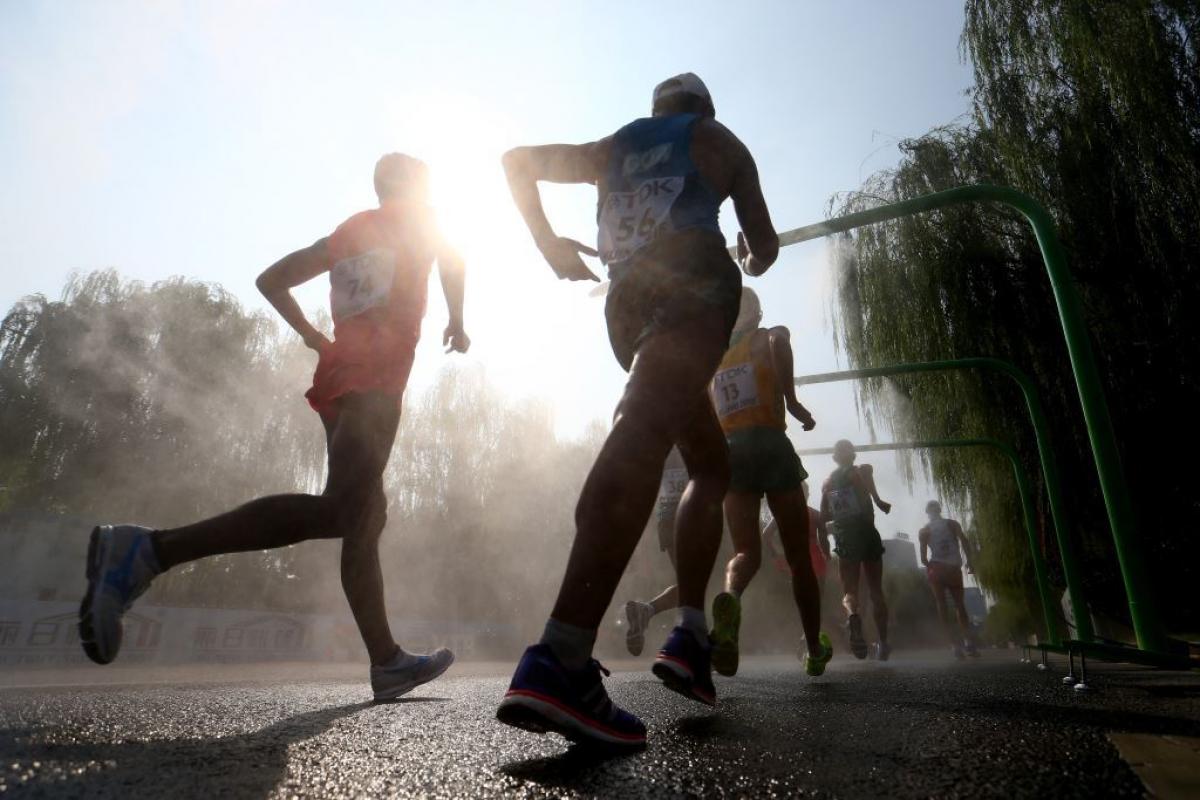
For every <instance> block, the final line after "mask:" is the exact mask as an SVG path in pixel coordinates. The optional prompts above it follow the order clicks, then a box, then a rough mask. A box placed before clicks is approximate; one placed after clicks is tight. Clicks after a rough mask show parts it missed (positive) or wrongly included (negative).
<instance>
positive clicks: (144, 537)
mask: <svg viewBox="0 0 1200 800" xmlns="http://www.w3.org/2000/svg"><path fill="white" fill-rule="evenodd" d="M149 533H150V529H149V528H142V527H139V526H137V525H101V526H99V527H96V528H94V529H93V530H92V538H91V541H89V543H88V556H87V580H88V587H87V592H86V593H85V594H84V595H83V602H82V603H80V605H79V640H80V642H81V643H82V644H83V652H84V653H86V654H87V657H88V658H90V659H91V660H92V661H95V662H96V663H97V664H107V663H109V662H111V661H112V660H113V659H114V658H116V657H117V652H118V651H119V650H120V649H121V635H122V633H123V631H124V625H123V624H122V622H121V617H122V616H124V614H125V612H126V611H128V610H129V607H130V606H132V605H133V601H134V600H136V599H137V598H138V597H139V596H140V595H141V594H142V593H143V592H145V591H146V589H148V588H149V587H150V582H151V581H152V580H154V576H155V575H157V574H158V573H160V572H162V569H161V568H160V567H159V565H158V558H157V557H156V556H155V555H154V548H153V547H152V546H151V544H150V537H149V535H148V534H149Z"/></svg>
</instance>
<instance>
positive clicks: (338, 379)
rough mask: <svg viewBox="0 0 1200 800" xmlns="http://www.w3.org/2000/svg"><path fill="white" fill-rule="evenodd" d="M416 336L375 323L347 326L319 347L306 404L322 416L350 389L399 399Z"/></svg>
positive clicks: (410, 361)
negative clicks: (333, 338) (329, 341)
mask: <svg viewBox="0 0 1200 800" xmlns="http://www.w3.org/2000/svg"><path fill="white" fill-rule="evenodd" d="M416 349H417V339H416V337H415V336H412V335H410V334H399V333H395V332H392V331H391V330H389V329H388V328H385V327H383V326H378V325H358V326H347V327H346V328H344V329H343V330H341V331H339V333H338V336H337V338H336V339H335V340H334V341H333V342H332V343H330V344H329V345H327V346H326V347H325V348H323V349H322V350H321V354H320V356H319V358H318V359H317V369H316V372H314V373H313V385H312V388H311V389H309V390H308V391H307V392H305V394H304V396H305V397H306V398H308V404H309V405H310V406H312V407H313V409H314V410H315V411H317V413H319V414H322V415H325V414H329V413H332V412H333V411H334V410H335V409H336V401H337V399H338V398H339V397H341V396H342V395H344V394H349V393H350V392H359V393H363V392H371V391H377V392H383V393H385V394H392V395H395V396H396V401H397V402H399V401H400V398H401V396H402V395H403V394H404V388H405V387H406V386H407V385H408V376H409V374H410V373H411V372H412V367H413V359H414V357H415V354H416Z"/></svg>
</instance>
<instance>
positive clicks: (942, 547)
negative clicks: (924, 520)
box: [926, 517, 962, 567]
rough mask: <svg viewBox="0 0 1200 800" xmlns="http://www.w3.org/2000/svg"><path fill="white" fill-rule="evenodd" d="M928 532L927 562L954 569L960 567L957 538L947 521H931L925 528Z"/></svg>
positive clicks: (960, 555) (960, 557) (960, 560)
mask: <svg viewBox="0 0 1200 800" xmlns="http://www.w3.org/2000/svg"><path fill="white" fill-rule="evenodd" d="M926 530H928V531H929V539H928V545H929V560H930V561H937V562H938V563H941V564H949V565H951V566H954V567H961V566H962V553H961V551H960V550H959V548H958V537H957V536H955V535H954V529H953V528H951V527H950V523H949V522H948V521H947V520H944V519H941V518H940V517H939V518H938V519H935V520H932V521H931V522H930V523H929V525H928V526H927V527H926Z"/></svg>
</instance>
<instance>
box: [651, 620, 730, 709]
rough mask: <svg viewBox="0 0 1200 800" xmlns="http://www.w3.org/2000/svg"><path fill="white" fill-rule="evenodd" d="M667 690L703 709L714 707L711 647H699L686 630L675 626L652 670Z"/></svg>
mask: <svg viewBox="0 0 1200 800" xmlns="http://www.w3.org/2000/svg"><path fill="white" fill-rule="evenodd" d="M652 669H653V672H654V674H655V675H657V676H658V678H659V680H661V681H662V682H663V683H664V684H666V686H667V688H668V689H670V690H671V691H674V692H679V693H680V694H681V695H683V696H684V697H689V698H691V699H692V700H698V701H700V702H701V703H704V704H705V705H707V706H715V705H716V704H717V690H716V687H714V686H713V682H712V646H711V645H707V646H706V645H701V644H700V643H699V642H698V641H696V636H695V634H693V633H692V632H691V631H689V630H688V629H687V628H682V627H679V626H676V627H675V628H674V629H673V630H672V631H671V635H670V636H668V637H667V641H666V643H665V644H664V645H663V646H662V649H661V650H659V651H658V656H657V657H656V658H655V659H654V667H653V668H652Z"/></svg>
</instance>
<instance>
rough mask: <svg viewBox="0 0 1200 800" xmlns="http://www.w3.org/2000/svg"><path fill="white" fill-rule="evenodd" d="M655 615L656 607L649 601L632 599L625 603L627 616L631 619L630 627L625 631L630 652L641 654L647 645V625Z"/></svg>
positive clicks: (626, 644) (631, 653) (626, 643)
mask: <svg viewBox="0 0 1200 800" xmlns="http://www.w3.org/2000/svg"><path fill="white" fill-rule="evenodd" d="M652 616H654V608H653V607H651V605H650V604H649V603H643V602H640V601H638V600H630V601H629V602H628V603H626V604H625V618H626V619H627V620H629V628H628V629H627V630H626V631H625V647H627V648H628V649H629V654H630V655H634V656H640V655H641V654H642V648H644V647H645V646H646V626H647V625H649V624H650V618H651V617H652Z"/></svg>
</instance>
